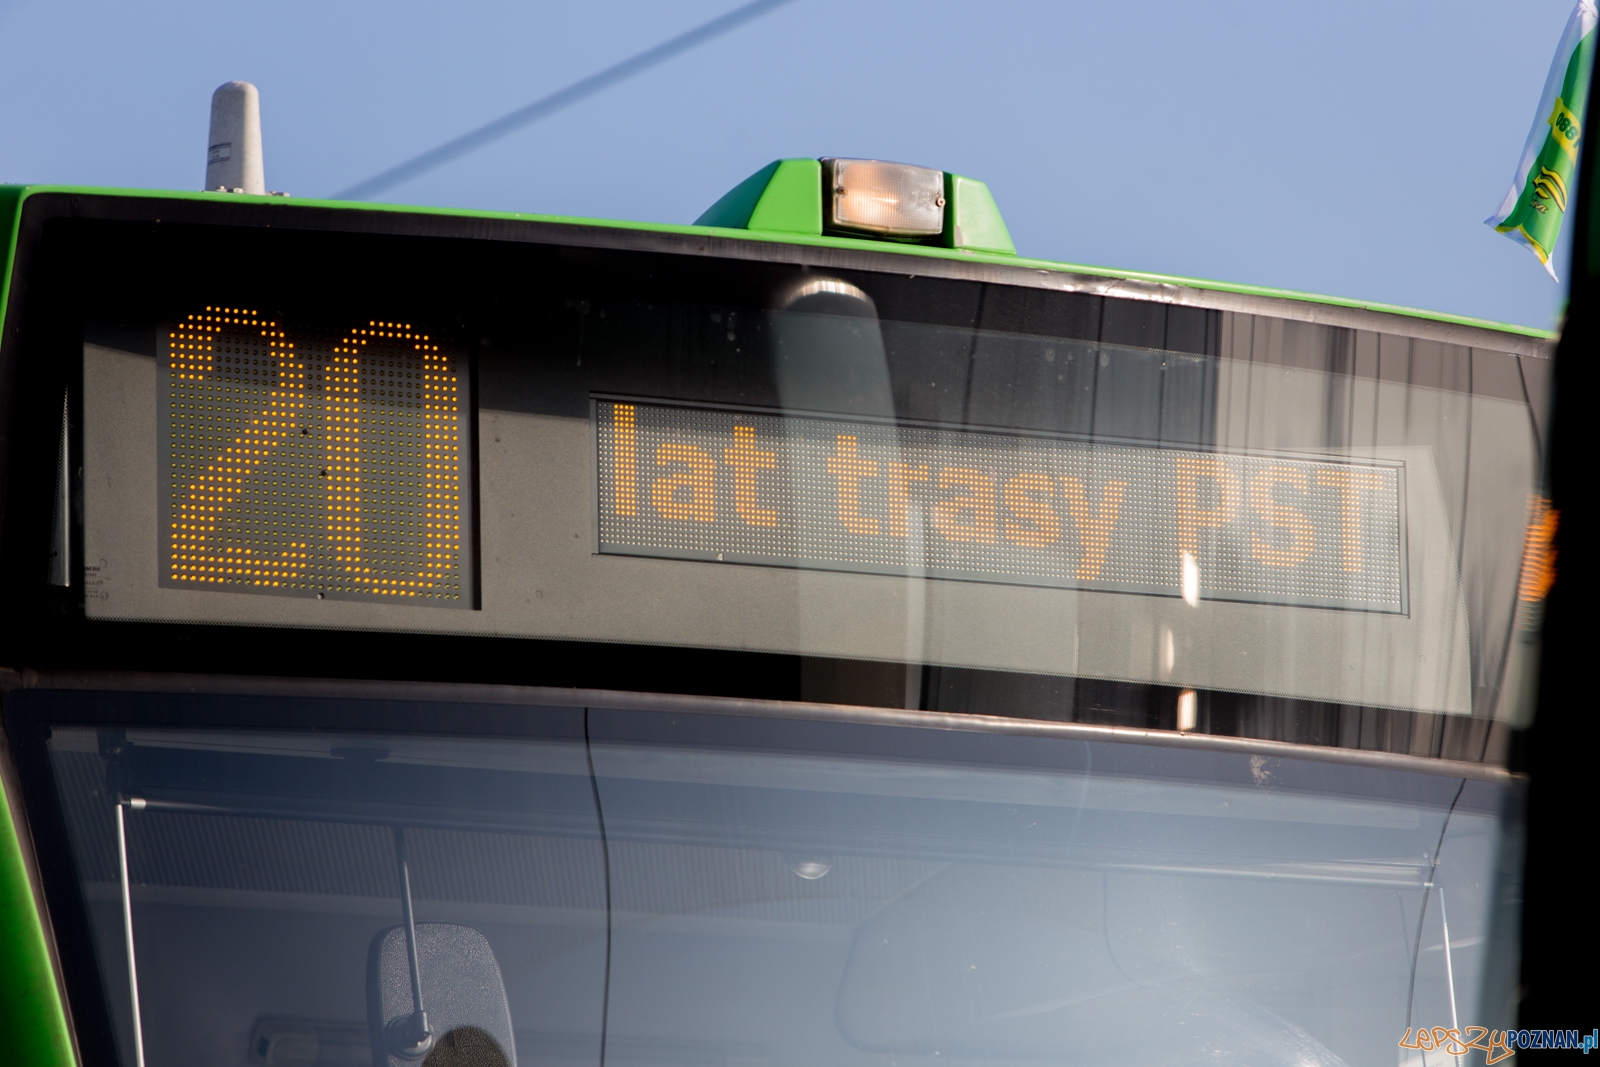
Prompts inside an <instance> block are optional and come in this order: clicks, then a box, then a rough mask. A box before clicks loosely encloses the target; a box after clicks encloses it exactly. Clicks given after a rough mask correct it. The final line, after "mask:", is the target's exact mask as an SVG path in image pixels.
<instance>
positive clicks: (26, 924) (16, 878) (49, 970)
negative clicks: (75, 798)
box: [0, 797, 77, 1067]
mask: <svg viewBox="0 0 1600 1067" xmlns="http://www.w3.org/2000/svg"><path fill="white" fill-rule="evenodd" d="M9 800H10V798H9V797H0V1033H3V1034H4V1035H5V1038H4V1043H5V1050H6V1055H5V1058H6V1062H7V1063H18V1064H22V1063H25V1064H28V1065H29V1067H73V1065H74V1064H76V1063H77V1057H76V1056H75V1054H74V1052H73V1047H72V1033H71V1031H70V1030H69V1029H68V1027H67V1013H66V1009H65V1008H64V1007H63V1006H62V1003H61V991H60V987H59V986H58V985H57V984H56V975H55V967H54V966H53V965H52V962H51V959H50V947H49V945H48V944H47V943H46V942H45V930H44V924H43V923H42V922H41V921H40V917H41V912H40V910H39V902H38V901H37V900H35V899H34V896H33V885H32V882H31V880H30V879H29V877H28V866H27V861H26V859H25V858H24V857H23V854H22V842H21V839H20V838H19V837H18V834H17V822H16V818H15V816H14V815H13V813H12V810H11V805H10V803H9Z"/></svg>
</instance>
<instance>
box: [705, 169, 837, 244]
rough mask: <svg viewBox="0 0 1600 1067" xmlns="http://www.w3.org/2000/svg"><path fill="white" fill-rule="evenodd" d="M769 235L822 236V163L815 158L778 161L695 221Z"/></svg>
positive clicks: (731, 191)
mask: <svg viewBox="0 0 1600 1067" xmlns="http://www.w3.org/2000/svg"><path fill="white" fill-rule="evenodd" d="M694 224H695V225H696V226H717V227H722V228H726V229H736V230H761V231H763V232H766V233H803V234H810V235H811V236H813V237H815V236H820V235H821V233H822V164H821V163H819V162H817V161H816V160H814V159H777V160H773V161H772V162H771V163H768V164H767V165H766V166H764V167H762V168H761V169H760V170H758V171H756V172H755V173H754V174H752V175H750V177H748V178H746V179H745V180H744V181H742V182H740V183H739V184H738V185H735V186H734V187H733V188H732V189H729V190H728V191H727V192H726V193H725V194H723V196H722V198H721V199H720V200H718V201H717V202H716V203H715V204H712V205H711V206H710V207H708V208H706V210H705V212H704V213H702V214H701V216H700V217H699V218H697V219H695V220H694Z"/></svg>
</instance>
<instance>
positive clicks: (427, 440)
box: [157, 307, 473, 607]
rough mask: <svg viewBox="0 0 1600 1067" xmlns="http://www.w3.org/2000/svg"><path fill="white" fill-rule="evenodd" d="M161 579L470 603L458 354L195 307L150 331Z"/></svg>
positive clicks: (375, 335) (421, 340)
mask: <svg viewBox="0 0 1600 1067" xmlns="http://www.w3.org/2000/svg"><path fill="white" fill-rule="evenodd" d="M160 336H161V342H162V343H161V346H160V347H161V358H160V360H159V362H160V366H161V376H162V377H161V383H160V387H159V388H160V397H161V401H162V402H161V403H160V404H159V405H158V408H159V411H160V413H161V421H160V425H159V428H158V431H157V438H158V440H159V441H160V444H161V449H160V462H161V466H162V470H163V471H164V472H165V478H164V479H163V481H164V483H165V484H163V485H162V486H161V498H162V505H163V507H162V512H163V515H162V520H163V521H162V523H161V528H162V530H163V531H164V533H165V536H164V537H163V543H162V546H161V553H162V559H163V566H162V570H161V576H160V581H161V584H162V585H164V586H168V587H177V588H184V587H187V588H199V589H214V590H233V591H238V592H257V593H276V594H280V595H290V596H308V597H318V598H324V597H333V598H355V599H370V598H384V599H394V600H398V601H409V602H423V603H430V604H436V605H440V606H452V607H471V606H472V596H471V593H472V585H471V578H472V570H471V555H470V546H471V543H472V530H471V527H470V517H471V514H472V509H471V493H472V483H473V479H472V476H471V473H472V472H471V468H470V463H469V462H468V460H469V458H470V455H471V449H470V446H469V444H468V442H469V436H468V434H469V427H470V418H469V414H470V406H469V403H470V401H469V397H468V390H467V384H466V383H467V376H466V374H465V367H464V359H463V358H462V357H461V356H460V355H459V354H458V353H455V352H452V351H451V350H450V349H449V348H448V347H445V346H442V345H441V344H440V343H439V342H438V341H437V340H436V339H434V338H432V337H430V336H429V335H428V334H426V333H425V332H423V331H422V330H420V329H413V328H412V327H411V326H410V325H408V324H405V323H398V322H378V321H369V322H361V323H359V324H357V325H354V326H352V327H350V328H348V329H347V330H345V331H342V332H339V333H334V334H322V333H317V332H312V331H305V330H296V329H294V328H293V327H291V326H288V325H285V324H284V323H280V322H277V321H275V320H273V319H272V318H271V317H270V316H266V315H262V314H260V313H258V312H256V311H254V310H251V309H247V308H224V307H208V308H206V309H205V310H204V311H198V312H195V313H193V314H191V315H189V316H187V317H186V318H185V319H183V320H181V321H178V322H173V323H170V324H168V325H167V326H165V327H164V328H163V329H162V330H161V331H160Z"/></svg>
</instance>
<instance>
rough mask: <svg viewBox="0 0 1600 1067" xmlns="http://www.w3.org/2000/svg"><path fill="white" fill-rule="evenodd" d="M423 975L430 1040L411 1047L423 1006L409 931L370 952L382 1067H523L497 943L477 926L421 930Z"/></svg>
mask: <svg viewBox="0 0 1600 1067" xmlns="http://www.w3.org/2000/svg"><path fill="white" fill-rule="evenodd" d="M416 944H417V971H418V974H419V977H420V987H421V991H422V1002H423V1004H424V1005H425V1006H426V1009H427V1023H426V1026H427V1029H428V1031H429V1036H428V1038H427V1039H426V1041H425V1042H421V1043H417V1042H412V1043H409V1044H408V1042H407V1040H406V1036H405V1033H404V1031H405V1027H406V1026H407V1024H408V1022H409V1021H410V1020H411V1019H412V1016H413V1012H414V1010H415V1005H414V1004H413V990H412V979H411V963H410V960H409V958H408V953H407V950H406V929H405V926H404V925H401V926H391V927H389V928H388V929H387V930H380V931H378V933H377V936H375V937H374V938H373V939H372V947H371V948H370V949H369V950H368V952H367V1026H368V1029H369V1030H370V1031H371V1036H372V1062H373V1064H374V1067H517V1052H516V1044H515V1042H514V1040H513V1039H512V1036H511V1008H510V1006H509V1005H508V1004H507V1003H506V987H505V981H504V979H502V978H501V976H500V964H499V963H498V962H496V960H495V958H494V950H493V949H491V948H490V947H489V939H488V938H486V937H484V936H483V934H482V933H481V932H480V931H478V930H475V929H473V928H472V927H470V926H461V925H458V924H456V923H417V924H416Z"/></svg>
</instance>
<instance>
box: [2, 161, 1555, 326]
mask: <svg viewBox="0 0 1600 1067" xmlns="http://www.w3.org/2000/svg"><path fill="white" fill-rule="evenodd" d="M43 195H58V196H67V197H78V196H85V197H117V198H132V199H138V200H152V201H168V202H174V203H185V204H196V205H199V204H214V205H218V206H222V205H236V206H243V205H245V204H250V205H253V206H255V205H259V206H265V207H267V208H276V209H280V210H286V211H290V210H304V209H323V210H333V211H340V212H352V213H371V214H385V215H401V216H413V217H426V218H436V219H440V220H444V219H460V220H478V221H483V222H507V223H519V222H520V223H530V224H536V225H538V226H540V227H541V228H542V227H545V226H548V227H556V228H571V229H572V230H573V231H575V232H576V231H580V230H581V231H586V232H587V233H589V234H590V235H591V236H596V231H601V232H605V231H609V232H611V233H613V234H616V235H617V236H621V235H623V234H654V235H662V236H667V237H678V238H690V239H691V241H690V242H689V243H690V245H693V246H695V247H694V248H692V249H690V248H679V249H677V250H679V251H686V250H694V251H699V252H700V253H701V254H720V255H734V256H737V255H738V246H740V245H787V246H793V247H795V248H796V249H816V250H821V251H831V252H835V253H847V254H848V253H867V254H870V255H871V256H872V257H884V256H889V257H903V258H904V259H905V261H906V267H907V269H908V271H909V273H912V274H917V273H924V271H923V270H919V269H918V268H917V267H916V266H915V264H916V263H917V262H919V261H921V262H924V263H929V266H930V268H931V269H928V270H927V271H926V273H928V274H940V275H944V276H951V274H952V273H954V274H956V275H957V276H967V277H974V278H981V279H983V280H994V281H997V282H1001V281H1009V282H1011V283H1018V282H1022V281H1023V279H1024V278H1025V277H1027V276H1031V279H1030V281H1031V284H1033V285H1035V286H1037V287H1039V288H1046V289H1062V290H1068V291H1082V292H1091V293H1098V294H1100V295H1106V296H1122V297H1128V298H1133V299H1143V300H1160V301H1163V302H1168V303H1178V304H1185V303H1201V304H1202V305H1203V306H1209V307H1222V308H1223V309H1224V310H1227V309H1237V310H1256V311H1262V310H1265V309H1264V308H1260V307H1256V308H1250V307H1248V304H1249V303H1250V302H1253V301H1256V300H1270V301H1274V302H1277V301H1287V302H1290V305H1291V306H1292V305H1294V304H1299V305H1311V306H1310V307H1305V308H1304V309H1303V310H1304V313H1303V314H1301V315H1294V316H1292V317H1295V318H1304V319H1307V320H1309V321H1321V322H1326V323H1328V324H1329V325H1354V323H1347V322H1342V321H1339V320H1340V319H1342V318H1343V316H1340V315H1338V314H1336V312H1337V311H1339V310H1343V311H1346V312H1350V311H1353V312H1357V313H1360V312H1368V313H1376V314H1380V315H1394V316H1401V317H1404V318H1408V319H1413V320H1422V321H1425V322H1432V323H1441V324H1448V325H1452V326H1458V327H1467V328H1469V329H1473V330H1492V331H1495V332H1497V333H1500V334H1510V335H1514V336H1517V337H1522V338H1529V339H1533V340H1536V341H1553V340H1555V339H1556V338H1558V337H1559V336H1560V335H1559V333H1557V332H1555V331H1552V330H1544V329H1538V328H1536V327H1531V326H1521V325H1517V324H1514V323H1504V322H1495V321H1492V320H1489V319H1480V318H1475V317H1473V316H1469V315H1455V314H1450V313H1448V312H1439V311H1429V310H1427V309H1424V308H1414V307H1406V306H1404V305H1399V304H1387V303H1382V302H1379V301H1372V300H1358V299H1352V298H1350V297H1340V296H1328V295H1324V294H1318V293H1305V292H1299V291H1296V290H1292V289H1279V288H1274V287H1271V286H1263V285H1249V284H1243V283H1239V282H1226V281H1216V280H1213V279H1206V278H1187V277H1182V276H1178V275H1171V274H1161V273H1157V272H1153V271H1135V270H1121V269H1117V268H1112V267H1099V266H1091V265H1088V264H1081V263H1066V262H1059V261H1055V260H1047V259H1034V258H1029V257H1026V256H1018V255H1007V254H1002V253H993V252H981V251H975V250H970V249H955V248H942V247H936V246H931V245H921V244H899V243H894V242H888V241H883V240H876V239H872V238H866V237H861V238H857V237H843V236H833V235H827V234H823V235H817V234H804V233H789V232H782V231H769V230H751V229H742V228H733V227H721V226H697V225H679V224H673V223H661V222H632V221H626V220H618V219H597V218H584V217H580V216H570V215H545V214H538V213H533V212H512V211H484V210H477V209H471V208H445V207H427V206H420V205H410V204H388V203H369V202H366V201H349V200H320V199H311V198H301V197H293V198H291V197H288V196H281V195H270V194H269V195H266V196H253V195H249V194H240V193H225V192H193V191H188V190H158V189H120V188H100V187H93V186H73V185H0V236H3V239H4V241H5V246H4V254H5V258H6V264H5V278H4V286H3V290H9V288H10V273H11V260H12V252H13V245H14V242H15V240H16V234H17V229H18V222H19V219H20V214H21V210H22V205H23V203H24V201H26V200H27V199H30V198H33V197H39V196H43ZM158 221H159V220H158ZM174 221H176V220H174ZM186 221H187V220H186ZM694 238H701V239H710V240H711V242H712V243H710V244H708V243H706V242H705V241H704V240H702V241H701V242H694V241H693V240H692V239H694ZM724 242H729V243H724ZM595 243H602V244H609V243H610V242H607V241H602V242H595ZM673 244H682V242H676V241H675V242H673ZM663 250H666V249H663ZM752 251H754V249H752ZM752 258H754V257H752ZM762 258H769V257H762ZM808 258H810V257H808ZM823 258H825V259H826V260H827V261H829V263H830V264H831V265H836V266H840V267H847V266H852V265H855V264H853V263H850V262H847V261H848V260H854V259H856V257H855V256H850V255H846V256H844V257H838V256H824V257H823ZM841 260H843V261H841ZM934 264H940V265H941V266H942V267H943V269H941V266H934ZM860 265H861V266H863V267H864V266H866V264H865V263H862V264H860ZM963 265H964V266H966V267H967V268H980V269H978V270H976V271H974V270H971V269H967V270H962V269H961V267H962V266H963ZM872 266H873V268H874V269H879V270H881V269H884V266H885V263H884V261H883V260H882V259H878V261H877V262H876V263H874V264H873V265H872ZM949 267H955V268H956V270H955V271H954V272H952V271H951V270H950V269H948V268H949ZM982 268H989V269H982ZM1024 284H1027V283H1026V282H1025V283H1024ZM3 290H0V301H3V300H4V293H3ZM1188 294H1193V295H1195V296H1200V295H1201V294H1211V295H1212V296H1213V298H1212V299H1202V300H1200V301H1196V300H1191V299H1186V295H1188ZM1218 296H1221V297H1226V296H1233V297H1236V298H1244V299H1243V300H1241V301H1239V302H1238V304H1237V306H1236V308H1230V305H1234V303H1235V302H1234V301H1229V300H1226V299H1224V300H1222V301H1221V302H1220V303H1219V302H1218V301H1217V300H1216V299H1215V297H1218ZM0 306H3V303H0ZM1280 306H1281V305H1280ZM1318 309H1327V310H1328V311H1329V312H1335V314H1331V315H1324V314H1319V313H1318ZM1463 340H1465V339H1463ZM1466 343H1470V341H1467V342H1466ZM1519 347H1520V346H1519Z"/></svg>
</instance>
